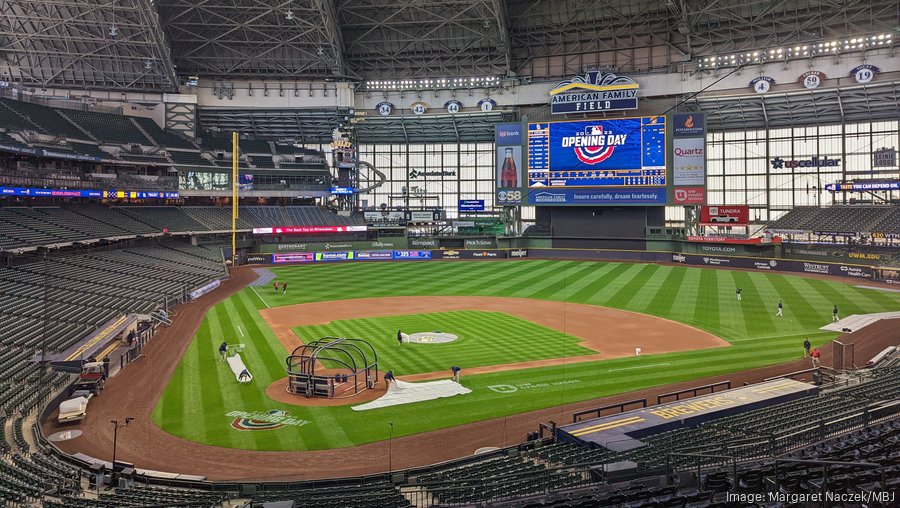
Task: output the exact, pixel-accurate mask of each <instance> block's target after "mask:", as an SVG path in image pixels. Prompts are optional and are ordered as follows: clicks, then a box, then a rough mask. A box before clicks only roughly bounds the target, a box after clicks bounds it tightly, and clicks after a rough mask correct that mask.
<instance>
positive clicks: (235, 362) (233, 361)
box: [227, 354, 253, 383]
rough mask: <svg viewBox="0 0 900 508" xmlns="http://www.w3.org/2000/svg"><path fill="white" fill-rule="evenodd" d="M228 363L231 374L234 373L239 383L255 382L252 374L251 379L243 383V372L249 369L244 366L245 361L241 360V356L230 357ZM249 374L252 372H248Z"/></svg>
mask: <svg viewBox="0 0 900 508" xmlns="http://www.w3.org/2000/svg"><path fill="white" fill-rule="evenodd" d="M227 361H228V366H229V367H231V372H234V378H235V379H237V380H238V382H243V383H249V382H250V381H253V374H250V378H249V379H245V380H244V381H241V372H243V371H244V369H246V368H247V367H245V366H244V361H243V360H241V355H239V354H235V355H234V356H229V357H228V358H227ZM247 373H248V374H249V373H250V371H249V370H248V371H247Z"/></svg>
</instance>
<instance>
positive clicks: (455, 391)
mask: <svg viewBox="0 0 900 508" xmlns="http://www.w3.org/2000/svg"><path fill="white" fill-rule="evenodd" d="M467 393H472V390H469V389H468V388H466V387H465V386H463V385H461V384H459V383H457V382H455V381H452V380H450V379H442V380H440V381H428V382H425V383H407V382H404V381H394V382H393V383H391V385H390V386H389V387H388V389H387V393H385V394H384V395H382V396H381V397H379V398H377V399H375V400H373V401H372V402H367V403H365V404H360V405H358V406H353V407H352V408H351V409H353V410H354V411H366V410H368V409H378V408H381V407H390V406H397V405H400V404H411V403H413V402H424V401H426V400H434V399H441V398H444V397H453V396H454V395H465V394H467Z"/></svg>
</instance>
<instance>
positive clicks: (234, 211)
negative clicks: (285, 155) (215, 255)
mask: <svg viewBox="0 0 900 508" xmlns="http://www.w3.org/2000/svg"><path fill="white" fill-rule="evenodd" d="M238 152H239V149H238V133H237V132H232V133H231V266H237V219H238V157H239V156H240V154H239V153H238Z"/></svg>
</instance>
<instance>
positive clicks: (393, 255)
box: [248, 248, 876, 279]
mask: <svg viewBox="0 0 900 508" xmlns="http://www.w3.org/2000/svg"><path fill="white" fill-rule="evenodd" d="M720 252H721V253H720ZM722 253H727V251H726V250H723V251H716V252H714V253H710V254H709V255H702V254H688V253H681V252H664V251H637V250H601V249H542V248H529V249H441V250H397V251H360V252H354V251H342V252H297V253H290V254H271V255H261V256H258V255H250V256H249V257H248V261H250V260H256V259H269V256H271V262H273V263H276V264H282V263H310V262H341V261H390V260H394V261H406V260H408V261H429V260H432V259H439V260H454V259H488V260H490V259H494V260H497V259H521V258H538V259H583V260H596V261H626V262H640V263H674V264H682V265H690V266H701V267H703V266H706V267H711V268H738V269H743V270H759V271H775V272H794V273H810V274H821V275H832V276H838V277H851V278H856V279H874V278H875V275H876V273H875V270H876V268H874V267H871V266H863V265H857V264H847V263H830V262H813V261H804V260H799V259H773V258H763V257H737V256H729V255H727V254H722ZM250 262H256V261H250ZM259 262H266V261H259Z"/></svg>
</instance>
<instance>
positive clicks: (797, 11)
mask: <svg viewBox="0 0 900 508" xmlns="http://www.w3.org/2000/svg"><path fill="white" fill-rule="evenodd" d="M896 6H897V3H896V0H766V1H761V0H719V1H709V0H606V1H593V0H205V1H197V0H155V1H154V0H69V1H63V0H15V1H12V2H10V1H6V2H0V81H12V82H21V83H24V84H27V85H29V86H40V87H64V88H95V89H96V88H99V89H110V90H147V91H174V90H175V89H176V85H177V79H178V77H187V76H192V75H196V76H201V77H208V78H256V79H259V78H263V79H309V78H316V79H322V78H325V79H349V80H365V79H382V78H416V77H455V76H511V75H519V76H533V77H535V78H554V77H560V76H568V75H572V74H575V73H578V72H581V71H582V69H583V68H585V67H590V66H599V67H613V68H616V69H618V70H620V71H623V72H632V73H634V72H649V71H666V70H670V69H672V67H673V66H674V65H677V64H678V63H680V62H684V61H688V60H691V59H692V58H696V57H698V56H703V55H712V54H716V53H721V52H727V51H740V50H747V49H752V48H756V47H763V46H773V45H779V44H794V43H798V42H811V41H817V40H822V39H826V38H829V37H841V36H850V35H856V34H864V33H871V32H879V31H890V30H896V29H897V27H898V26H900V11H898V9H897V7H896ZM557 57H561V58H557Z"/></svg>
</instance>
